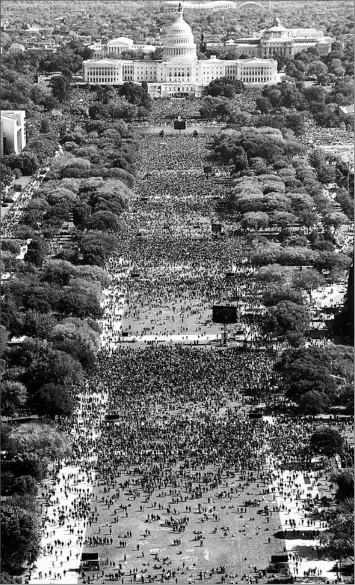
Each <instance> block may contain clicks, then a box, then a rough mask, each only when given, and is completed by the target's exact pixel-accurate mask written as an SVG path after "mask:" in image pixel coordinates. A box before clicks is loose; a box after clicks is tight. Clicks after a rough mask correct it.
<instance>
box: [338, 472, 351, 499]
mask: <svg viewBox="0 0 355 585" xmlns="http://www.w3.org/2000/svg"><path fill="white" fill-rule="evenodd" d="M334 480H335V483H336V484H337V486H338V489H337V492H336V495H335V497H336V499H337V501H338V502H343V501H344V500H348V499H351V498H353V497H354V468H352V469H344V470H342V471H341V472H340V473H338V474H337V475H336V476H335V478H334Z"/></svg>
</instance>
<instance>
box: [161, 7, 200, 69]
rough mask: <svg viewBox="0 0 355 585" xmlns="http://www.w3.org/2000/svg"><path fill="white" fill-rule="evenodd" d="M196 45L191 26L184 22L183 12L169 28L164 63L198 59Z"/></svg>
mask: <svg viewBox="0 0 355 585" xmlns="http://www.w3.org/2000/svg"><path fill="white" fill-rule="evenodd" d="M196 58H197V56H196V44H195V42H194V35H193V34H192V30H191V27H190V25H188V24H187V22H185V21H184V19H183V16H182V12H179V16H178V17H177V19H176V21H175V22H174V23H173V24H172V25H171V26H170V27H169V29H168V32H167V35H166V39H165V43H164V51H163V59H164V61H171V60H181V59H184V60H185V59H196Z"/></svg>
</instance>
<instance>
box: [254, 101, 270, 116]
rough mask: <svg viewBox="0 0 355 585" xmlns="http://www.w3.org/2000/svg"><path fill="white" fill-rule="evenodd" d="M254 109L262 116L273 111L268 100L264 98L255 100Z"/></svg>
mask: <svg viewBox="0 0 355 585" xmlns="http://www.w3.org/2000/svg"><path fill="white" fill-rule="evenodd" d="M255 108H256V109H257V110H260V112H261V113H262V114H268V113H269V112H271V110H272V109H273V107H272V104H271V102H270V100H269V99H268V98H266V97H258V98H256V103H255Z"/></svg>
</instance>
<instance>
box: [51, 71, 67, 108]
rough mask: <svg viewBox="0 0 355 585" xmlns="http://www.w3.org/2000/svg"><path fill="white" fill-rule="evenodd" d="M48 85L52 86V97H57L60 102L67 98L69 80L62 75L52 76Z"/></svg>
mask: <svg viewBox="0 0 355 585" xmlns="http://www.w3.org/2000/svg"><path fill="white" fill-rule="evenodd" d="M50 87H51V88H52V93H53V97H54V98H56V99H58V100H59V102H61V103H62V102H64V101H65V100H67V99H68V98H69V95H70V92H71V87H70V81H69V80H68V79H67V78H66V77H64V76H63V75H55V76H54V77H52V79H51V82H50Z"/></svg>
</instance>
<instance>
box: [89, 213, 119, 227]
mask: <svg viewBox="0 0 355 585" xmlns="http://www.w3.org/2000/svg"><path fill="white" fill-rule="evenodd" d="M86 227H87V228H88V229H89V230H99V231H101V232H106V231H109V230H112V231H117V230H118V228H119V223H118V219H117V217H116V215H115V214H114V213H112V212H111V211H104V210H102V211H97V212H96V213H93V214H92V215H91V216H90V218H89V219H88V220H87V222H86Z"/></svg>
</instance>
